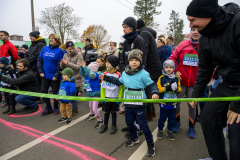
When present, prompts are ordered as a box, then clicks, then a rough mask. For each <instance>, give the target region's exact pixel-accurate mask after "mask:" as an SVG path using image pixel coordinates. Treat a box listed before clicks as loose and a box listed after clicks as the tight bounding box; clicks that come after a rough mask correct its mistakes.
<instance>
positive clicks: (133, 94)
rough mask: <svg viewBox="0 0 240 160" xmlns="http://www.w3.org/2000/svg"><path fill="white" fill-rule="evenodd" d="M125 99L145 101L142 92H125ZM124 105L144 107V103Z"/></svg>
mask: <svg viewBox="0 0 240 160" xmlns="http://www.w3.org/2000/svg"><path fill="white" fill-rule="evenodd" d="M124 99H143V92H142V91H124ZM124 104H133V105H143V103H142V102H124Z"/></svg>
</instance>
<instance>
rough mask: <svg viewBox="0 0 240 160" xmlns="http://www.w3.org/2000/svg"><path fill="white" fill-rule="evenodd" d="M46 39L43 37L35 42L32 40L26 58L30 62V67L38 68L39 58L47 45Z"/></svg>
mask: <svg viewBox="0 0 240 160" xmlns="http://www.w3.org/2000/svg"><path fill="white" fill-rule="evenodd" d="M46 44H47V43H46V41H45V39H43V38H41V37H40V38H38V39H37V40H36V41H35V42H32V44H31V46H30V47H29V49H28V52H27V53H26V54H25V57H24V59H26V60H27V61H28V62H30V68H31V69H33V70H37V69H38V68H37V59H38V56H39V54H40V52H41V50H42V48H43V47H44V46H46Z"/></svg>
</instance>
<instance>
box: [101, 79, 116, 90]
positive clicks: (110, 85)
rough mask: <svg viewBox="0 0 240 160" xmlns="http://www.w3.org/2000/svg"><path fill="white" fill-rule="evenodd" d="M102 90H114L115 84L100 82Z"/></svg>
mask: <svg viewBox="0 0 240 160" xmlns="http://www.w3.org/2000/svg"><path fill="white" fill-rule="evenodd" d="M102 88H106V89H110V90H114V89H115V88H116V85H115V84H112V83H109V82H106V81H103V82H102Z"/></svg>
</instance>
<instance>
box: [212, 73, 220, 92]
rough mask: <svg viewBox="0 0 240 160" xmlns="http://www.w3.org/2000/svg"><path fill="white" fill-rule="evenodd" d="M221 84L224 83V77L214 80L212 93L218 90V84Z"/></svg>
mask: <svg viewBox="0 0 240 160" xmlns="http://www.w3.org/2000/svg"><path fill="white" fill-rule="evenodd" d="M220 82H222V76H221V77H220V78H219V79H217V80H214V82H213V85H212V91H211V92H213V91H214V90H215V89H216V88H217V86H218V84H219V83H220Z"/></svg>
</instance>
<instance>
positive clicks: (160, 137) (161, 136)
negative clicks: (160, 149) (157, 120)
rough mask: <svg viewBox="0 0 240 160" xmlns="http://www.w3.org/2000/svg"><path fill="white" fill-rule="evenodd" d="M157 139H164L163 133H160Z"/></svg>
mask: <svg viewBox="0 0 240 160" xmlns="http://www.w3.org/2000/svg"><path fill="white" fill-rule="evenodd" d="M157 137H158V139H160V140H161V139H163V131H158V134H157Z"/></svg>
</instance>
